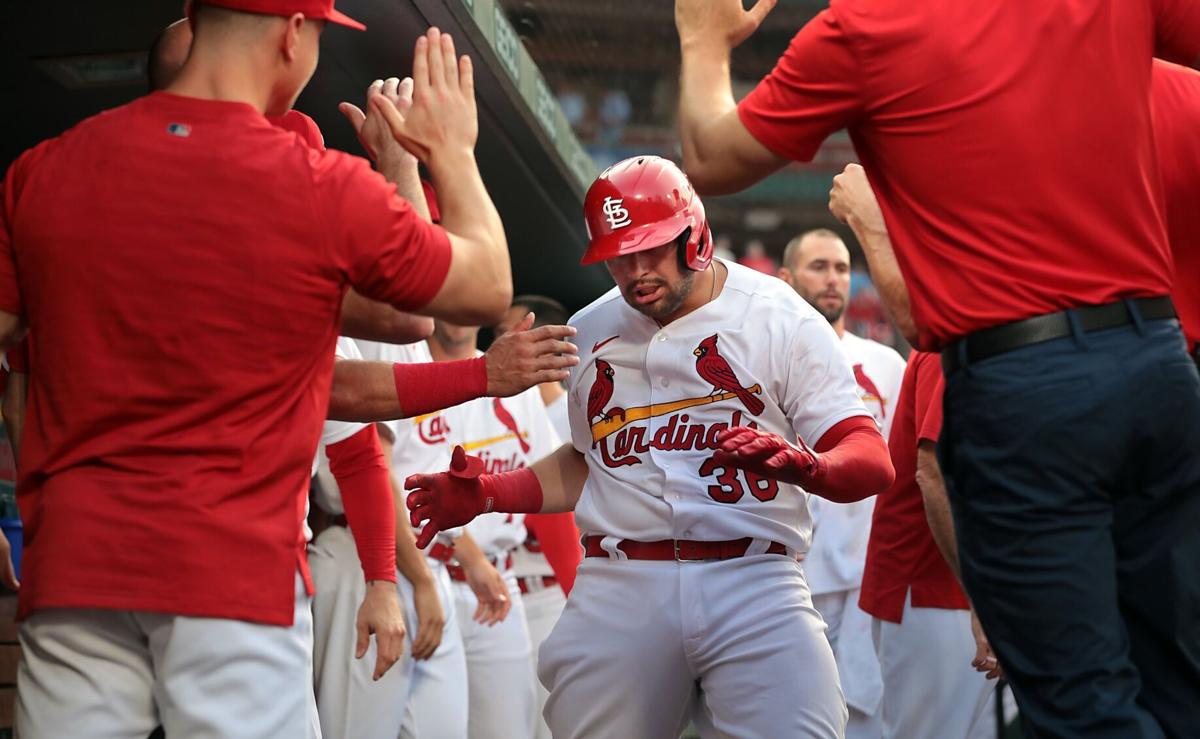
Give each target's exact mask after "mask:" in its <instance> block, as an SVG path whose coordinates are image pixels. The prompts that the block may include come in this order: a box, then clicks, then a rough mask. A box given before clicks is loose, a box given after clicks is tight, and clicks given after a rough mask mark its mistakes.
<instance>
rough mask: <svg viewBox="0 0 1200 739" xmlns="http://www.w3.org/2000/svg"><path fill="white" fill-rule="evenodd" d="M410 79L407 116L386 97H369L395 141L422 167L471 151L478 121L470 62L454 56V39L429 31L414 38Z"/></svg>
mask: <svg viewBox="0 0 1200 739" xmlns="http://www.w3.org/2000/svg"><path fill="white" fill-rule="evenodd" d="M412 79H413V95H412V97H413V104H412V107H411V108H410V109H409V110H408V112H407V113H405V112H403V111H401V110H400V109H399V108H398V107H397V106H396V105H395V104H393V102H392V101H391V100H389V99H388V98H387V97H386V96H384V95H371V98H370V103H371V107H373V108H375V109H376V110H378V112H379V113H380V114H381V115H382V116H383V118H384V120H385V121H387V125H388V128H390V129H391V132H392V136H393V137H395V139H396V141H399V142H400V143H401V144H402V145H403V146H404V148H405V149H407V150H408V151H409V152H411V153H412V154H413V156H415V157H417V158H418V159H420V160H421V161H423V162H425V163H426V164H428V163H429V162H430V160H431V159H432V158H436V157H437V156H438V155H439V154H442V153H447V152H450V151H455V150H457V151H468V152H469V151H473V150H474V148H475V141H476V139H477V138H478V137H479V118H478V113H477V111H476V108H475V75H474V70H473V68H472V66H471V59H470V57H467V56H463V57H461V58H459V57H457V56H456V54H455V51H454V40H453V39H452V38H450V36H449V35H448V34H444V33H442V32H441V31H439V30H438V29H437V28H430V29H429V31H428V32H427V33H426V34H425V35H424V36H421V37H420V38H418V39H417V44H416V49H415V51H414V52H413V74H412Z"/></svg>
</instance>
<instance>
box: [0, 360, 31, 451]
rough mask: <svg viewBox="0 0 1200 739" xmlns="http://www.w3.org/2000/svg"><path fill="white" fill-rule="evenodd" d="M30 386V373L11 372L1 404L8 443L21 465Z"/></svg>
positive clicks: (0, 411) (0, 408)
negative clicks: (26, 406)
mask: <svg viewBox="0 0 1200 739" xmlns="http://www.w3.org/2000/svg"><path fill="white" fill-rule="evenodd" d="M28 386H29V375H27V374H25V373H23V372H9V373H8V384H7V386H6V387H5V390H4V401H3V404H0V413H3V415H4V428H5V431H6V432H7V433H8V443H9V445H11V446H12V453H13V461H14V462H16V463H17V464H18V466H19V464H20V459H21V454H20V449H21V432H22V430H23V429H24V428H25V398H26V392H27V389H28Z"/></svg>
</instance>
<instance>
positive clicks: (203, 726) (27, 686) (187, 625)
mask: <svg viewBox="0 0 1200 739" xmlns="http://www.w3.org/2000/svg"><path fill="white" fill-rule="evenodd" d="M20 640H21V648H22V656H21V664H20V667H19V669H18V671H17V706H16V734H17V736H20V737H22V739H64V738H66V737H85V736H86V737H88V738H89V739H145V737H146V736H147V735H149V734H150V732H151V731H153V730H154V728H155V727H157V726H158V725H159V724H161V725H162V726H163V727H164V729H165V730H166V734H167V736H180V737H189V739H209V738H211V739H237V738H239V737H245V739H257V738H259V737H264V736H280V737H282V736H296V737H304V736H312V730H313V728H314V717H313V711H314V708H315V704H314V701H313V689H312V616H311V611H310V604H309V597H308V594H307V593H306V592H305V590H304V583H303V581H302V580H301V579H300V577H299V576H297V578H296V605H295V622H294V623H293V624H292V625H291V626H268V625H264V624H255V623H250V622H248V621H236V620H233V619H221V618H194V617H189V616H173V615H170V614H164V613H149V612H144V611H110V610H102V609H89V608H54V609H47V610H43V611H38V612H37V613H35V614H33V615H32V616H30V617H29V618H28V619H27V620H25V621H24V622H23V623H22V624H21V626H20ZM318 736H319V735H318Z"/></svg>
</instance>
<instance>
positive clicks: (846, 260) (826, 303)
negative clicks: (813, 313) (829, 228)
mask: <svg viewBox="0 0 1200 739" xmlns="http://www.w3.org/2000/svg"><path fill="white" fill-rule="evenodd" d="M789 268H790V271H791V279H790V280H788V282H789V283H790V284H791V286H792V287H793V288H794V289H795V290H796V292H797V293H799V295H800V297H802V298H804V299H805V300H807V301H808V303H809V304H810V305H811V306H812V307H814V308H816V309H817V312H819V313H820V314H821V315H823V316H825V318H826V319H828V321H829V322H830V323H837V322H838V320H839V319H840V318H841V317H842V313H844V312H845V310H846V305H847V304H848V303H849V301H850V250H849V249H847V248H846V245H845V244H844V243H842V240H841V239H831V238H829V237H827V236H811V237H809V238H807V239H805V240H804V242H803V243H802V244H801V248H800V253H799V255H798V256H797V259H796V264H794V265H789Z"/></svg>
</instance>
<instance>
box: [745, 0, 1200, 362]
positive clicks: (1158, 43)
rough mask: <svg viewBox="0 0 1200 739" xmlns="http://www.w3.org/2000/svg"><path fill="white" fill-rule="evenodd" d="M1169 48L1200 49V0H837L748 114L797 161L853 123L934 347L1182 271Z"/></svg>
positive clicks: (771, 142) (1136, 291)
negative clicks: (1170, 141)
mask: <svg viewBox="0 0 1200 739" xmlns="http://www.w3.org/2000/svg"><path fill="white" fill-rule="evenodd" d="M1156 51H1157V52H1158V53H1159V55H1160V56H1165V57H1167V58H1171V59H1175V60H1182V61H1187V62H1191V61H1192V60H1195V59H1196V58H1197V56H1198V55H1200V3H1194V2H1188V1H1187V0H1126V1H1123V2H1112V1H1111V0H1084V1H1083V2H1070V3H1065V2H1045V1H1044V0H977V1H973V2H961V1H960V0H913V1H912V2H894V3H879V2H873V1H871V0H832V2H831V3H830V7H829V8H828V9H827V10H825V11H822V12H821V13H820V14H819V15H818V16H817V17H816V18H815V19H813V20H812V21H811V22H810V23H808V24H807V25H806V26H805V27H804V28H802V29H801V30H800V32H799V33H798V34H797V35H796V37H795V38H794V39H793V41H792V43H791V45H790V47H789V48H788V50H787V51H786V53H785V54H784V55H783V57H782V58H781V59H780V60H779V63H778V65H777V66H776V67H775V69H774V70H773V71H772V72H771V74H770V75H769V76H768V77H766V79H764V80H763V81H762V82H761V83H760V84H759V85H758V87H757V88H755V90H754V91H752V92H751V93H750V95H748V96H747V97H746V98H745V99H744V100H743V101H742V102H741V104H740V105H739V106H738V113H739V116H740V118H741V121H742V123H743V124H744V125H745V126H746V128H747V130H749V131H750V133H751V134H752V135H753V136H754V137H755V138H757V139H758V140H759V141H761V142H762V143H763V144H764V145H765V146H767V147H768V148H769V149H771V150H772V151H774V152H775V153H776V154H778V155H780V156H782V157H785V158H790V159H796V160H805V161H806V160H808V159H811V158H812V156H813V154H814V153H815V152H816V150H817V148H818V146H819V145H820V144H821V142H822V141H823V140H824V139H825V137H826V136H828V135H829V134H830V133H832V132H834V131H836V130H838V129H841V128H847V129H848V130H849V132H850V136H851V139H852V140H853V142H854V145H855V148H856V150H857V152H858V155H859V157H860V159H861V160H862V163H863V166H864V168H865V169H866V170H867V175H868V177H869V178H870V179H871V181H872V185H873V188H874V190H875V193H876V195H877V196H878V198H879V202H880V206H881V208H882V210H883V214H884V218H885V221H886V222H887V225H888V230H889V231H890V233H891V236H892V243H893V245H894V247H895V249H896V255H897V259H898V261H899V263H900V267H901V269H902V270H903V272H904V274H905V277H906V278H907V282H908V285H909V292H910V296H911V300H912V311H913V318H914V320H915V321H916V323H917V326H918V329H919V331H920V333H921V344H922V347H923V348H926V349H934V348H937V347H939V346H942V345H944V344H945V343H947V342H949V341H951V340H953V339H955V338H957V337H960V336H964V335H966V334H969V333H971V332H973V331H976V330H979V329H981V328H985V327H987V326H991V325H996V324H1000V323H1006V322H1009V321H1014V320H1019V319H1021V318H1027V317H1029V316H1033V315H1039V314H1044V313H1051V312H1055V311H1058V310H1062V309H1063V308H1066V307H1071V306H1077V305H1084V304H1095V303H1104V302H1109V301H1112V300H1115V299H1117V298H1120V297H1127V296H1149V295H1161V294H1166V293H1167V292H1168V291H1169V290H1170V286H1171V281H1170V280H1171V278H1170V274H1171V269H1170V255H1169V253H1168V250H1167V242H1166V234H1165V229H1164V227H1163V223H1162V218H1161V216H1160V213H1159V210H1158V202H1159V197H1160V195H1159V189H1160V186H1159V175H1158V167H1157V164H1156V161H1155V155H1154V150H1153V141H1152V135H1151V130H1150V113H1149V104H1148V100H1149V92H1150V60H1151V58H1152V57H1153V56H1154V54H1155V52H1156Z"/></svg>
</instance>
